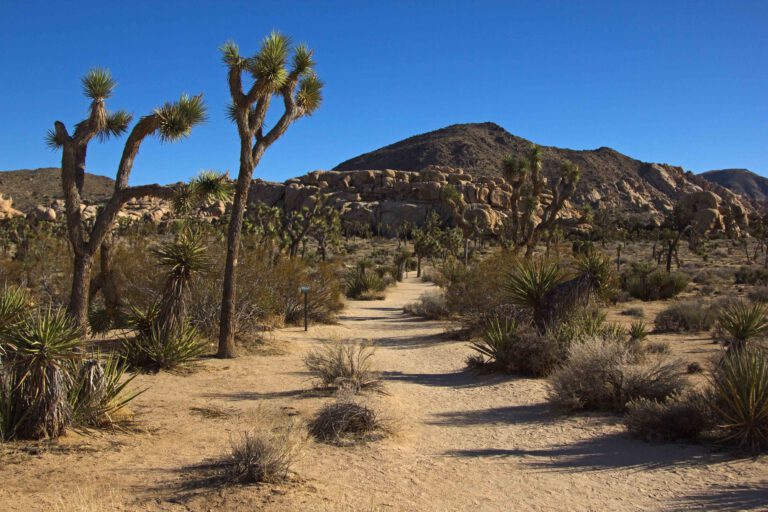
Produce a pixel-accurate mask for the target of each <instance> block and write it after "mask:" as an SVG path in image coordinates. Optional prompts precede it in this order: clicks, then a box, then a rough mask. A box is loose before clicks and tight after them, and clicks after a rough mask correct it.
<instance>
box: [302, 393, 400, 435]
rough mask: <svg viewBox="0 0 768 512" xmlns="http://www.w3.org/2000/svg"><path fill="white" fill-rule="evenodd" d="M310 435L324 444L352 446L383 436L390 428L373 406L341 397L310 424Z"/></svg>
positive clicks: (324, 408)
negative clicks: (349, 444) (355, 443)
mask: <svg viewBox="0 0 768 512" xmlns="http://www.w3.org/2000/svg"><path fill="white" fill-rule="evenodd" d="M309 432H310V434H312V435H313V436H314V437H315V438H317V439H318V440H320V441H325V442H330V443H335V444H348V443H354V442H359V441H371V440H374V439H378V438H380V437H382V436H383V435H384V434H386V432H387V428H386V426H385V425H384V422H382V420H381V417H380V415H379V414H378V412H377V411H376V410H375V409H374V408H373V407H371V406H368V405H365V404H362V403H360V402H357V401H355V400H353V399H352V398H350V397H340V398H339V399H338V400H337V401H336V402H334V403H331V404H328V405H326V406H324V407H323V408H322V409H320V411H319V412H318V413H317V416H316V417H315V418H314V419H313V420H312V422H311V423H310V425H309Z"/></svg>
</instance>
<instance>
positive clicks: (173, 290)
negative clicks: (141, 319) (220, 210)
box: [152, 231, 212, 336]
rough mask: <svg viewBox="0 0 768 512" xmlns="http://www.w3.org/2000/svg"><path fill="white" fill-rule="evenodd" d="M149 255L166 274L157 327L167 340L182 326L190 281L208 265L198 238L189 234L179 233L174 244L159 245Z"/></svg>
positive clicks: (205, 251) (203, 246)
mask: <svg viewBox="0 0 768 512" xmlns="http://www.w3.org/2000/svg"><path fill="white" fill-rule="evenodd" d="M152 252H153V253H154V255H155V256H156V257H157V260H158V263H159V264H160V266H162V267H164V268H165V270H166V279H165V287H164V289H163V294H162V297H161V298H160V306H159V311H158V316H157V325H158V327H159V328H160V329H161V331H162V332H165V333H167V334H168V335H169V336H170V331H172V330H174V329H176V328H177V327H178V326H181V325H182V324H183V323H184V320H185V316H186V299H187V296H188V295H189V287H190V283H191V279H192V277H193V276H194V275H196V274H200V273H203V272H207V271H208V270H209V269H210V268H211V265H212V262H211V259H210V257H209V256H208V248H207V247H206V246H205V244H204V243H203V240H202V237H201V236H200V235H199V234H198V233H194V232H190V231H185V232H183V233H181V234H180V235H179V236H178V237H177V238H176V240H175V241H173V242H171V243H165V244H162V245H160V246H159V247H156V248H155V249H153V250H152Z"/></svg>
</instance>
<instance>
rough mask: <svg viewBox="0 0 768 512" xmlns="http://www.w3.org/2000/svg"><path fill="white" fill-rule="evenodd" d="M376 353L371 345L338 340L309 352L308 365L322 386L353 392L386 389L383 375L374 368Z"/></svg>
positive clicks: (306, 358) (306, 360) (306, 359)
mask: <svg viewBox="0 0 768 512" xmlns="http://www.w3.org/2000/svg"><path fill="white" fill-rule="evenodd" d="M373 355H374V348H373V347H372V346H371V345H370V344H367V343H349V342H341V341H338V342H331V343H327V344H325V345H324V346H322V347H321V348H317V349H314V350H312V351H311V352H309V353H308V354H307V355H306V357H305V358H304V364H305V365H306V367H307V369H308V370H309V371H310V372H311V373H312V374H314V376H315V377H316V378H317V379H318V383H319V386H320V387H322V388H326V389H335V390H345V391H350V392H352V393H359V392H361V391H365V390H371V391H382V389H383V386H382V383H381V380H380V378H379V374H378V372H376V371H374V369H373V361H372V359H373Z"/></svg>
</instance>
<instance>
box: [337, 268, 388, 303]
mask: <svg viewBox="0 0 768 512" xmlns="http://www.w3.org/2000/svg"><path fill="white" fill-rule="evenodd" d="M385 288H386V283H385V282H384V280H383V279H382V278H381V276H379V275H378V274H377V273H376V272H371V271H369V270H368V268H367V266H366V262H365V261H362V260H361V261H360V262H358V265H357V266H355V268H352V269H349V270H348V271H347V276H346V278H345V293H346V295H347V297H349V298H350V299H360V298H375V297H377V294H380V293H381V292H383V291H384V289H385Z"/></svg>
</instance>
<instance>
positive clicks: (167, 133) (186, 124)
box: [155, 94, 207, 142]
mask: <svg viewBox="0 0 768 512" xmlns="http://www.w3.org/2000/svg"><path fill="white" fill-rule="evenodd" d="M155 115H156V116H157V118H158V120H159V127H158V131H159V137H160V140H161V141H163V142H174V141H177V140H180V139H183V138H184V137H186V136H188V135H189V134H190V132H191V131H192V128H193V127H194V126H195V125H198V124H200V123H202V122H204V121H205V120H206V117H207V107H206V106H205V103H204V102H203V96H202V95H197V96H189V95H187V94H182V95H181V97H180V98H179V101H177V102H175V103H170V102H168V103H165V104H164V105H163V106H162V107H159V108H157V109H155Z"/></svg>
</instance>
